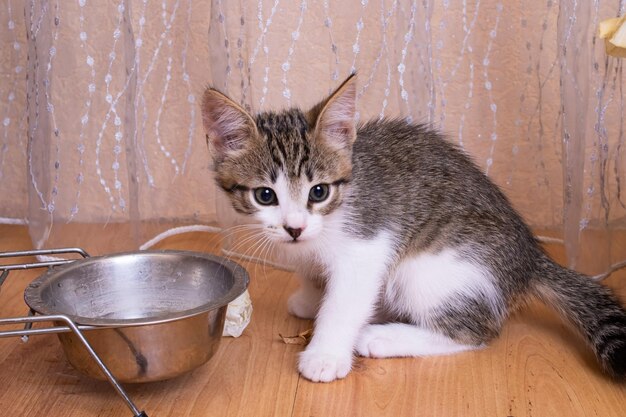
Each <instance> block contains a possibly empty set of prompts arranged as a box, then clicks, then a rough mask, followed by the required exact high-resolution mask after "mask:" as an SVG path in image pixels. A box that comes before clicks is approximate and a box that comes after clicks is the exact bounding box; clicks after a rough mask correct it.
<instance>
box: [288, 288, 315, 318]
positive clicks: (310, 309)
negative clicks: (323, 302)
mask: <svg viewBox="0 0 626 417" xmlns="http://www.w3.org/2000/svg"><path fill="white" fill-rule="evenodd" d="M318 302H319V300H318V299H317V298H315V299H313V297H310V296H307V294H306V293H305V292H304V291H302V290H297V291H296V292H294V293H293V294H291V296H290V297H289V300H287V309H288V310H289V313H290V314H291V315H293V316H296V317H299V318H301V319H314V318H315V315H316V314H317V305H318Z"/></svg>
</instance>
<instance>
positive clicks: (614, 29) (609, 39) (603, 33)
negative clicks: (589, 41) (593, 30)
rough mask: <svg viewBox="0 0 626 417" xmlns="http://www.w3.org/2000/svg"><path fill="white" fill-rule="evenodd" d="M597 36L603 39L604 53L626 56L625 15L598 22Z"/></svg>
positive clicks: (620, 56)
mask: <svg viewBox="0 0 626 417" xmlns="http://www.w3.org/2000/svg"><path fill="white" fill-rule="evenodd" d="M598 29H599V30H598V36H599V37H600V39H604V47H605V48H606V54H607V55H610V56H614V57H618V58H626V15H624V16H622V17H615V18H613V19H606V20H603V21H602V22H600V26H599V28H598Z"/></svg>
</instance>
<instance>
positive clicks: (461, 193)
mask: <svg viewBox="0 0 626 417" xmlns="http://www.w3.org/2000/svg"><path fill="white" fill-rule="evenodd" d="M355 82H356V79H355V76H354V75H352V76H350V77H349V78H348V79H347V80H346V81H345V82H344V83H343V84H342V85H341V86H340V87H339V88H338V89H337V90H336V91H335V92H334V93H333V94H331V95H330V96H329V97H328V98H327V99H325V100H324V101H322V102H321V103H320V104H318V105H317V106H315V107H314V108H313V109H311V110H310V111H308V112H303V111H302V110H300V109H297V108H293V109H289V110H285V111H282V112H267V113H261V114H259V115H257V116H254V117H253V116H251V115H250V114H248V113H247V112H246V111H245V110H244V109H242V108H241V107H240V106H239V105H237V104H236V103H234V102H233V101H232V100H230V99H229V98H227V97H226V96H225V95H223V94H222V93H220V92H219V91H217V90H215V89H211V88H209V89H207V90H206V91H205V93H204V97H203V101H202V115H203V122H204V127H205V129H206V132H207V140H208V143H209V148H210V150H211V153H212V157H213V162H214V170H215V179H216V181H217V184H218V186H219V187H220V188H221V189H222V190H223V191H224V192H225V193H226V194H227V195H228V197H229V198H230V201H231V203H232V206H233V208H234V209H235V210H236V211H237V212H239V213H242V214H244V215H247V216H249V217H250V218H251V219H254V220H255V221H256V222H259V223H260V224H261V226H260V230H261V232H260V233H262V234H263V238H264V239H270V240H271V241H272V242H274V243H276V244H277V245H280V248H279V250H280V252H282V253H284V254H287V255H288V256H289V257H290V259H292V260H294V261H295V262H296V264H297V270H298V272H299V275H300V278H301V286H300V288H299V289H298V290H297V291H296V292H295V293H294V294H293V295H292V296H291V297H290V299H289V310H290V312H291V313H292V314H294V315H296V316H299V317H302V318H315V331H314V335H313V338H312V340H311V342H310V344H309V345H308V346H307V348H306V350H305V351H304V352H303V353H302V354H301V356H300V359H299V364H298V367H299V370H300V373H301V374H302V375H303V376H304V377H306V378H308V379H310V380H312V381H332V380H335V379H337V378H343V377H345V376H346V375H347V374H348V372H349V371H350V368H351V365H352V360H353V353H354V352H356V353H357V354H359V355H361V356H367V357H376V358H384V357H394V356H424V355H445V354H452V353H457V352H461V351H466V350H471V349H477V348H480V347H482V346H484V345H485V344H486V343H487V342H489V341H490V340H492V339H493V338H495V337H496V336H498V333H499V332H500V329H501V328H502V325H503V323H504V321H505V320H506V318H507V316H508V315H509V314H510V313H511V312H512V311H513V310H514V309H515V308H516V306H518V305H520V304H521V303H522V302H523V301H524V300H526V299H527V298H528V297H529V296H536V297H538V298H539V299H541V300H543V301H544V302H545V303H547V304H549V305H550V306H552V307H554V308H555V309H556V310H558V311H559V313H561V315H562V316H563V317H564V318H565V319H567V320H568V321H569V322H571V323H572V324H574V326H575V327H576V328H577V329H578V330H579V331H580V333H581V334H582V335H583V336H584V337H585V339H586V340H587V342H588V343H589V345H590V346H591V348H592V349H593V351H594V352H595V354H596V356H597V358H598V360H599V362H600V364H601V365H602V367H603V368H604V370H605V371H606V372H608V373H609V374H611V375H613V376H615V377H617V378H620V379H623V378H624V377H625V376H626V312H625V310H624V308H623V307H622V306H621V305H620V303H619V301H618V300H617V299H616V298H615V296H614V295H613V294H612V293H611V291H610V290H609V289H608V288H606V287H604V286H602V285H599V284H597V283H595V282H593V281H592V280H590V279H589V278H588V277H586V276H584V275H581V274H579V273H577V272H574V271H571V270H568V269H565V268H563V267H561V266H559V265H558V264H556V263H555V262H553V261H552V260H551V259H550V258H549V257H548V256H547V255H546V254H545V253H544V251H543V250H542V249H541V248H540V247H539V245H538V243H537V241H536V240H535V238H534V237H533V234H532V233H531V231H530V229H529V228H528V227H527V226H526V224H525V223H524V222H523V220H522V219H521V218H520V216H519V215H518V214H517V213H516V211H515V210H514V209H513V208H512V207H511V204H510V203H509V202H508V200H507V198H506V197H505V196H504V194H503V193H502V192H501V191H500V190H499V189H498V188H497V187H496V186H495V185H494V184H493V183H492V182H491V181H490V180H489V179H488V178H487V177H486V176H485V175H484V174H483V173H482V172H481V171H480V170H479V169H478V168H477V167H476V166H475V165H474V164H473V163H472V162H471V161H470V159H469V158H468V157H467V156H466V155H464V154H463V152H462V151H460V150H459V149H457V148H456V147H455V146H453V145H452V144H450V143H448V142H447V141H446V140H445V139H444V138H442V136H441V135H440V134H438V133H437V132H435V131H433V130H431V129H430V128H429V127H427V126H424V125H415V124H409V123H406V122H404V121H400V120H374V121H370V122H368V123H365V124H362V125H356V124H355V122H354V119H355V99H356V85H355Z"/></svg>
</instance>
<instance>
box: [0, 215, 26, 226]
mask: <svg viewBox="0 0 626 417" xmlns="http://www.w3.org/2000/svg"><path fill="white" fill-rule="evenodd" d="M0 224H19V225H27V224H28V220H26V219H16V218H13V217H0Z"/></svg>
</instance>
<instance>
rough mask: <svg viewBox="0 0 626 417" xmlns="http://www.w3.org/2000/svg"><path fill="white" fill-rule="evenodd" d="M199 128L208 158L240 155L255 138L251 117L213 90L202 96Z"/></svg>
mask: <svg viewBox="0 0 626 417" xmlns="http://www.w3.org/2000/svg"><path fill="white" fill-rule="evenodd" d="M202 124H203V125H204V129H205V131H206V134H207V143H208V145H209V149H210V151H211V154H212V155H213V156H214V157H216V158H218V159H223V158H224V157H225V156H227V155H232V154H234V153H237V152H238V151H241V150H242V149H244V148H245V147H246V145H247V144H248V142H249V141H250V139H251V138H253V137H254V136H255V135H256V123H255V122H254V119H252V116H250V115H249V114H248V112H246V111H245V110H244V109H243V108H241V106H239V105H238V104H237V103H235V102H234V101H232V100H231V99H229V98H228V97H226V96H225V95H224V94H222V93H221V92H219V91H218V90H215V89H213V88H207V89H206V90H205V91H204V95H203V96H202Z"/></svg>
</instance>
